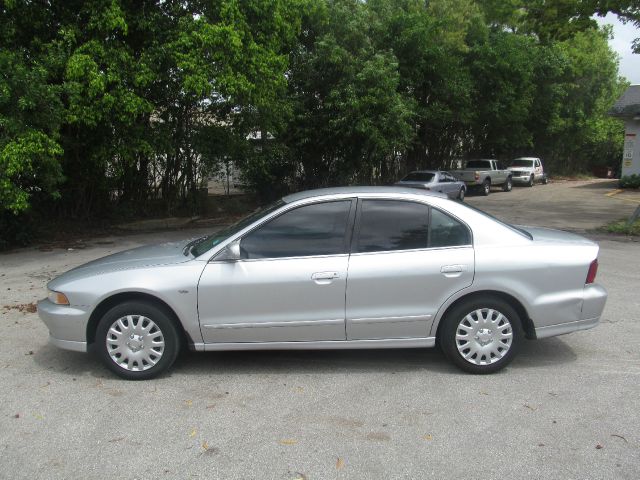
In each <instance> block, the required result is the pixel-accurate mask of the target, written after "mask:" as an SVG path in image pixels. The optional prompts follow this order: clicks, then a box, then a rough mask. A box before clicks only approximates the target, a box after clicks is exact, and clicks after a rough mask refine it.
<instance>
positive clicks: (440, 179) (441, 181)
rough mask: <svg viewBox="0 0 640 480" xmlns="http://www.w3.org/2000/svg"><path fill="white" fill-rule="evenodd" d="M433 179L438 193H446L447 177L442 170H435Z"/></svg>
mask: <svg viewBox="0 0 640 480" xmlns="http://www.w3.org/2000/svg"><path fill="white" fill-rule="evenodd" d="M435 179H436V183H435V189H434V190H435V191H437V192H440V193H445V194H447V195H448V192H447V179H446V177H445V176H444V174H443V173H442V172H436V174H435Z"/></svg>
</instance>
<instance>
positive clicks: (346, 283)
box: [38, 187, 607, 379]
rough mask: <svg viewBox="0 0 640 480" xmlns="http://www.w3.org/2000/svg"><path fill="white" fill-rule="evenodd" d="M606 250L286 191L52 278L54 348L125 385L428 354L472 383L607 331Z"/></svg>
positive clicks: (405, 195) (404, 206)
mask: <svg viewBox="0 0 640 480" xmlns="http://www.w3.org/2000/svg"><path fill="white" fill-rule="evenodd" d="M597 256H598V246H597V245H596V244H595V243H593V242H591V241H590V240H587V239H585V238H582V237H579V236H577V235H573V234H570V233H565V232H561V231H555V230H548V229H544V228H529V227H527V228H520V227H514V226H511V225H508V224H505V223H503V222H501V221H499V220H497V219H495V218H493V217H490V216H488V215H487V214H485V213H483V212H481V211H479V210H476V209H473V208H471V207H469V206H467V205H465V204H463V203H460V202H454V201H451V200H449V199H447V198H445V196H444V195H442V194H437V193H429V192H426V191H421V190H417V189H406V188H398V187H377V188H376V187H359V188H357V187H353V188H336V189H324V190H315V191H308V192H301V193H296V194H293V195H289V196H287V197H285V198H283V199H282V200H280V201H278V202H276V203H274V204H272V205H270V206H269V207H267V208H265V209H263V210H260V211H259V212H257V213H254V214H253V215H251V216H249V217H247V218H245V219H244V220H241V221H240V222H238V223H236V224H235V225H232V226H230V227H228V228H226V229H224V230H222V231H220V232H217V233H214V234H213V235H210V236H207V237H203V238H199V239H195V240H191V241H184V242H178V243H165V244H161V245H156V246H149V247H141V248H136V249H133V250H128V251H124V252H121V253H117V254H115V255H111V256H108V257H104V258H101V259H99V260H95V261H93V262H90V263H87V264H85V265H82V266H80V267H78V268H75V269H73V270H70V271H69V272H67V273H65V274H63V275H61V276H59V277H58V278H56V279H54V280H52V281H51V282H49V284H48V288H49V296H48V298H47V299H44V300H42V301H40V302H39V303H38V311H39V314H40V317H41V318H42V320H43V321H44V322H45V323H46V325H47V326H48V328H49V331H50V335H51V337H50V339H51V342H52V343H53V344H54V345H57V346H58V347H61V348H66V349H70V350H77V351H87V350H88V349H89V348H90V347H91V349H92V350H94V351H95V352H97V354H98V356H99V357H100V358H101V359H102V360H103V361H104V363H105V365H106V366H107V367H108V368H110V369H111V370H112V371H113V372H115V373H116V374H118V375H120V376H121V377H124V378H128V379H145V378H151V377H154V376H155V375H157V374H159V373H161V372H163V371H165V370H166V369H167V368H169V367H170V366H171V364H172V363H173V362H174V360H175V359H176V356H177V355H178V352H179V350H180V349H181V348H182V346H183V345H185V346H189V347H190V348H191V349H193V350H198V351H212V350H252V349H331V348H408V347H432V346H434V345H435V344H436V341H439V343H440V345H441V346H442V349H443V350H444V353H445V354H446V356H447V357H448V358H450V359H451V360H452V361H453V363H455V364H456V365H457V366H458V367H460V368H462V369H463V370H466V371H468V372H473V373H490V372H495V371H497V370H499V369H501V368H502V367H504V366H505V365H507V364H508V363H509V362H510V361H511V360H512V359H513V357H514V355H515V354H516V352H517V351H518V348H519V347H520V345H521V344H522V342H523V341H524V339H525V338H529V339H534V338H544V337H549V336H553V335H560V334H564V333H569V332H572V331H575V330H581V329H587V328H591V327H594V326H596V325H597V324H598V322H599V319H600V316H601V314H602V310H603V308H604V305H605V301H606V298H607V293H606V290H605V289H604V288H603V287H601V286H599V285H597V284H596V283H594V279H595V275H596V270H597Z"/></svg>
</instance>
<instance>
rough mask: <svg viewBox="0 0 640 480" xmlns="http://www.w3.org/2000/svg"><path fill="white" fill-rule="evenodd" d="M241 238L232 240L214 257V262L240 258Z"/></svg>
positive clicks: (234, 260) (231, 260)
mask: <svg viewBox="0 0 640 480" xmlns="http://www.w3.org/2000/svg"><path fill="white" fill-rule="evenodd" d="M240 258H241V254H240V240H236V241H235V242H231V243H230V244H229V245H227V246H226V247H224V248H223V249H222V251H220V253H218V254H217V255H216V256H215V257H213V261H214V262H236V261H238V260H240Z"/></svg>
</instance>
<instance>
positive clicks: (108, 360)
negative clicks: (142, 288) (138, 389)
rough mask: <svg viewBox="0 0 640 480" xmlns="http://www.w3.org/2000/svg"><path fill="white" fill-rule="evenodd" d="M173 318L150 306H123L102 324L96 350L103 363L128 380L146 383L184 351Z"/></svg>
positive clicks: (97, 335)
mask: <svg viewBox="0 0 640 480" xmlns="http://www.w3.org/2000/svg"><path fill="white" fill-rule="evenodd" d="M179 338H180V337H179V334H178V330H177V329H176V326H175V324H174V322H173V321H172V319H171V318H170V317H169V315H168V314H167V313H166V312H164V310H163V309H161V308H158V307H157V306H156V305H153V304H151V303H146V302H138V301H129V302H123V303H121V304H120V305H116V306H115V307H113V308H111V309H110V310H109V311H108V312H107V313H106V314H105V315H104V316H103V317H102V319H101V320H100V322H99V323H98V328H97V330H96V339H95V347H96V351H97V353H98V356H99V357H100V359H101V360H102V362H103V363H104V364H105V365H106V367H107V368H109V369H110V370H111V371H112V372H114V373H115V374H116V375H118V376H120V377H122V378H125V379H127V380H146V379H150V378H153V377H156V376H157V375H159V374H161V373H162V372H164V371H166V370H167V369H168V368H169V367H170V366H171V365H172V364H173V362H174V361H175V359H176V357H177V356H178V352H179V350H180V340H179Z"/></svg>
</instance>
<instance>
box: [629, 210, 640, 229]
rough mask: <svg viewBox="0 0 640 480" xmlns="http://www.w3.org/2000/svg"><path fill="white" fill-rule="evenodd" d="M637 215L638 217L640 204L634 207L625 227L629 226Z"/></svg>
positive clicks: (639, 215)
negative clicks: (634, 209)
mask: <svg viewBox="0 0 640 480" xmlns="http://www.w3.org/2000/svg"><path fill="white" fill-rule="evenodd" d="M638 217H640V205H638V208H636V211H635V212H633V215H631V217H630V218H629V221H627V227H630V226H631V225H633V222H635V221H636V220H637V219H638Z"/></svg>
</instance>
